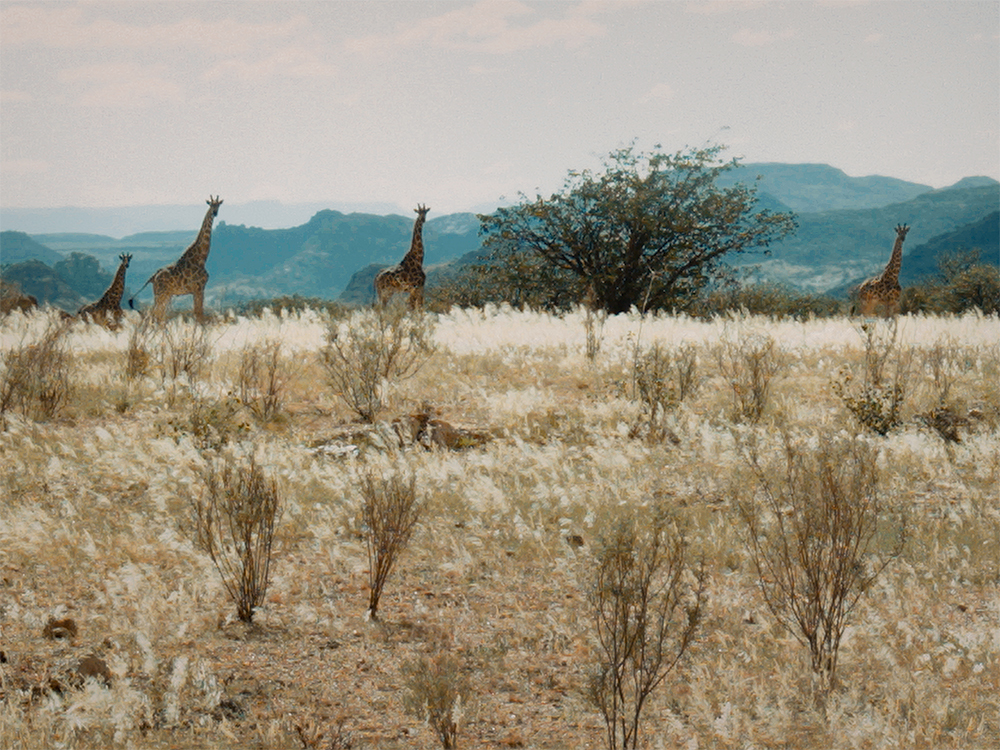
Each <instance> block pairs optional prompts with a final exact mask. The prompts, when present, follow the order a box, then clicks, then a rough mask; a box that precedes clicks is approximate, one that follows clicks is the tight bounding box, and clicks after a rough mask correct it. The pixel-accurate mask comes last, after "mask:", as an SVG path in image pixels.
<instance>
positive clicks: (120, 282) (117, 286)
mask: <svg viewBox="0 0 1000 750" xmlns="http://www.w3.org/2000/svg"><path fill="white" fill-rule="evenodd" d="M118 257H119V258H120V259H121V264H119V266H118V271H117V272H116V273H115V278H114V279H113V280H112V282H111V286H109V287H108V291H106V292H105V293H104V296H103V297H101V298H100V299H99V300H97V302H92V303H91V304H89V305H84V306H83V307H81V308H80V310H79V312H77V314H76V315H77V317H78V318H81V319H83V320H90V321H92V322H94V323H97V324H98V325H102V326H104V327H105V328H111V329H115V328H117V327H118V325H119V324H120V323H121V319H122V315H123V314H124V311H123V310H122V296H123V295H124V294H125V271H126V270H127V269H128V264H129V261H131V260H132V256H131V255H127V254H125V253H122V254H121V255H119V256H118Z"/></svg>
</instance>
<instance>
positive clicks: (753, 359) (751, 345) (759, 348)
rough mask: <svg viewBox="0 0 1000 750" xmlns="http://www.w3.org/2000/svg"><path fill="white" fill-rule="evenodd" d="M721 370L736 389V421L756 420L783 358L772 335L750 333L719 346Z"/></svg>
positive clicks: (755, 422)
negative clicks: (780, 356)
mask: <svg viewBox="0 0 1000 750" xmlns="http://www.w3.org/2000/svg"><path fill="white" fill-rule="evenodd" d="M716 357H717V359H718V363H719V371H720V372H721V373H722V376H723V377H724V378H725V379H726V382H728V383H729V387H730V388H731V389H732V392H733V411H732V419H733V421H734V422H746V423H749V424H757V423H758V422H759V421H760V419H761V417H762V416H763V415H764V409H765V408H766V406H767V403H768V400H769V398H770V395H771V381H772V380H774V377H775V376H776V375H777V374H778V373H779V372H780V371H781V369H782V362H781V360H780V358H779V355H778V352H777V351H776V348H775V345H774V339H772V338H771V337H770V336H761V335H750V336H747V337H746V338H743V339H742V340H740V341H735V342H734V341H727V342H725V343H723V344H721V345H720V346H719V347H718V348H717V349H716Z"/></svg>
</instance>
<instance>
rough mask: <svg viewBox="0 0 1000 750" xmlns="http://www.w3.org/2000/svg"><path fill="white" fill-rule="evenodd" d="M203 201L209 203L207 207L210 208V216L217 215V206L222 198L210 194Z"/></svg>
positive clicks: (220, 203)
mask: <svg viewBox="0 0 1000 750" xmlns="http://www.w3.org/2000/svg"><path fill="white" fill-rule="evenodd" d="M205 203H207V204H208V205H209V207H210V208H211V209H212V216H213V217H214V216H218V215H219V206H221V205H222V198H220V197H219V196H215V197H214V198H213V197H212V196H211V195H210V196H208V200H207V201H205Z"/></svg>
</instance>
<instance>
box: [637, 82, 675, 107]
mask: <svg viewBox="0 0 1000 750" xmlns="http://www.w3.org/2000/svg"><path fill="white" fill-rule="evenodd" d="M675 93H676V92H675V91H674V87H673V86H671V85H670V84H669V83H658V84H656V85H655V86H653V88H651V89H650V90H649V91H647V92H646V93H645V94H644V95H643V96H641V97H639V104H649V103H650V102H668V101H670V100H671V99H673V98H674V94H675Z"/></svg>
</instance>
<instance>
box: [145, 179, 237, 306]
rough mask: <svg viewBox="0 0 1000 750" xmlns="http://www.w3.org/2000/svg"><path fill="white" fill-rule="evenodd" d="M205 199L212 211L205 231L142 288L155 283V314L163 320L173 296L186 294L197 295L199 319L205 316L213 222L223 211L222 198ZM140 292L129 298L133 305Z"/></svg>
mask: <svg viewBox="0 0 1000 750" xmlns="http://www.w3.org/2000/svg"><path fill="white" fill-rule="evenodd" d="M205 202H206V203H207V204H208V211H207V212H206V214H205V220H204V221H203V222H202V223H201V231H199V232H198V236H197V237H195V240H194V242H192V243H191V247H189V248H188V249H187V250H185V251H184V255H182V256H181V257H180V259H178V261H177V262H176V263H174V264H173V265H172V266H167V267H166V268H161V269H160V270H159V271H157V272H156V273H154V274H153V275H152V276H150V277H149V280H148V281H147V282H146V283H145V284H143V285H142V289H145V288H146V285H147V284H149V282H150V281H151V282H153V315H155V316H156V318H157V319H158V320H163V319H164V317H165V316H166V312H167V308H168V307H169V306H170V299H171V298H172V297H176V296H178V295H182V294H190V295H192V296H193V297H194V315H195V317H196V318H198V319H199V320H202V319H203V318H204V314H203V313H204V311H203V304H204V301H205V285H206V284H207V283H208V271H206V270H205V261H206V260H208V251H209V250H210V249H211V244H212V222H213V221H214V220H215V217H216V215H217V214H218V213H219V206H221V205H222V198H219V197H218V196H216V197H215V198H213V197H212V196H211V195H210V196H208V200H207V201H205ZM142 289H140V290H139V292H141V291H142ZM139 292H136V293H135V295H133V296H132V299H130V300H129V301H128V303H129V306H131V305H132V300H134V299H135V298H136V297H137V296H138V294H139Z"/></svg>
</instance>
